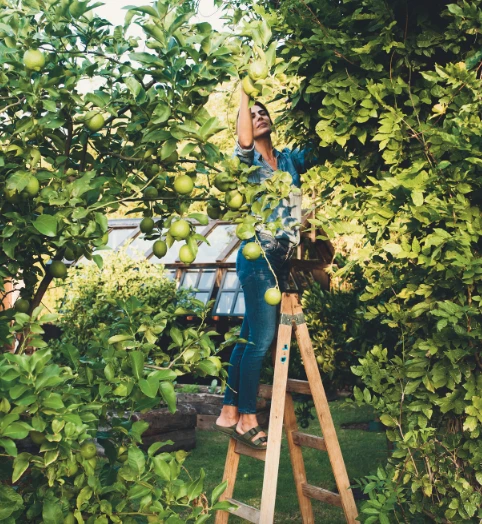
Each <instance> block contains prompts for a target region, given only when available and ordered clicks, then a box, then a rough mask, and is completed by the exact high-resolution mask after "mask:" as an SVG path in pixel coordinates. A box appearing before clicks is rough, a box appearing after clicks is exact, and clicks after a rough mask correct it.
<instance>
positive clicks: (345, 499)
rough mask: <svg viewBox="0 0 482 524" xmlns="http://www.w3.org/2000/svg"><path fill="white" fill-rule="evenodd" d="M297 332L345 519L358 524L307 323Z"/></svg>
mask: <svg viewBox="0 0 482 524" xmlns="http://www.w3.org/2000/svg"><path fill="white" fill-rule="evenodd" d="M302 313H303V311H302V309H301V306H300V305H299V302H298V301H297V304H296V305H295V306H294V314H295V315H297V314H302ZM295 332H296V340H297V341H298V346H299V348H300V353H301V358H302V359H303V364H304V367H305V371H306V375H307V377H308V382H309V384H310V389H311V395H312V397H313V401H314V403H315V408H316V413H317V415H318V420H319V422H320V426H321V430H322V432H323V437H324V439H325V443H326V450H327V452H328V456H329V458H330V463H331V468H332V470H333V473H334V475H335V481H336V485H337V488H338V492H339V493H340V497H341V503H342V507H343V511H344V512H345V518H346V521H347V522H348V523H349V524H356V521H355V519H356V517H357V515H358V511H357V508H356V504H355V499H354V498H353V493H352V491H351V489H349V486H350V481H349V479H348V474H347V472H346V468H345V461H344V460H343V455H342V453H341V448H340V444H339V442H338V438H337V436H336V430H335V426H334V424H333V419H332V418H331V413H330V407H329V405H328V400H327V398H326V394H325V389H324V387H323V383H322V381H321V376H320V371H319V369H318V364H317V362H316V358H315V354H314V352H313V345H312V344H311V339H310V334H309V332H308V327H307V325H306V323H302V324H298V325H296V329H295Z"/></svg>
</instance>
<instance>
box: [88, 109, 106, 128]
mask: <svg viewBox="0 0 482 524" xmlns="http://www.w3.org/2000/svg"><path fill="white" fill-rule="evenodd" d="M84 122H85V127H87V129H88V130H89V131H92V132H93V133H95V132H96V131H100V130H101V129H102V128H103V127H104V124H105V120H104V117H103V116H102V115H101V114H100V113H98V112H97V111H89V112H88V113H87V114H86V115H85V120H84Z"/></svg>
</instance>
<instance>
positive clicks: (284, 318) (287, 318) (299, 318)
mask: <svg viewBox="0 0 482 524" xmlns="http://www.w3.org/2000/svg"><path fill="white" fill-rule="evenodd" d="M293 322H294V323H295V324H296V325H297V326H299V325H300V324H304V323H305V316H304V315H303V313H298V314H296V315H288V314H286V313H281V315H280V319H279V323H280V324H283V325H285V326H291V324H292V323H293Z"/></svg>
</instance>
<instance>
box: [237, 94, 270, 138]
mask: <svg viewBox="0 0 482 524" xmlns="http://www.w3.org/2000/svg"><path fill="white" fill-rule="evenodd" d="M253 105H254V106H258V107H260V108H261V109H262V110H263V111H266V114H267V115H268V118H269V123H270V124H271V125H274V124H273V120H271V115H270V114H269V111H268V108H267V107H266V106H265V105H264V104H263V103H262V102H258V101H257V100H255V101H254V104H253ZM238 121H239V109H238V115H237V116H236V133H237V132H238Z"/></svg>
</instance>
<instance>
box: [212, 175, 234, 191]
mask: <svg viewBox="0 0 482 524" xmlns="http://www.w3.org/2000/svg"><path fill="white" fill-rule="evenodd" d="M213 183H214V187H215V188H216V189H219V191H222V192H225V191H228V189H235V187H236V182H235V180H234V178H233V177H231V176H230V175H228V174H227V173H219V174H218V175H216V177H215V178H214V182H213Z"/></svg>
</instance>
